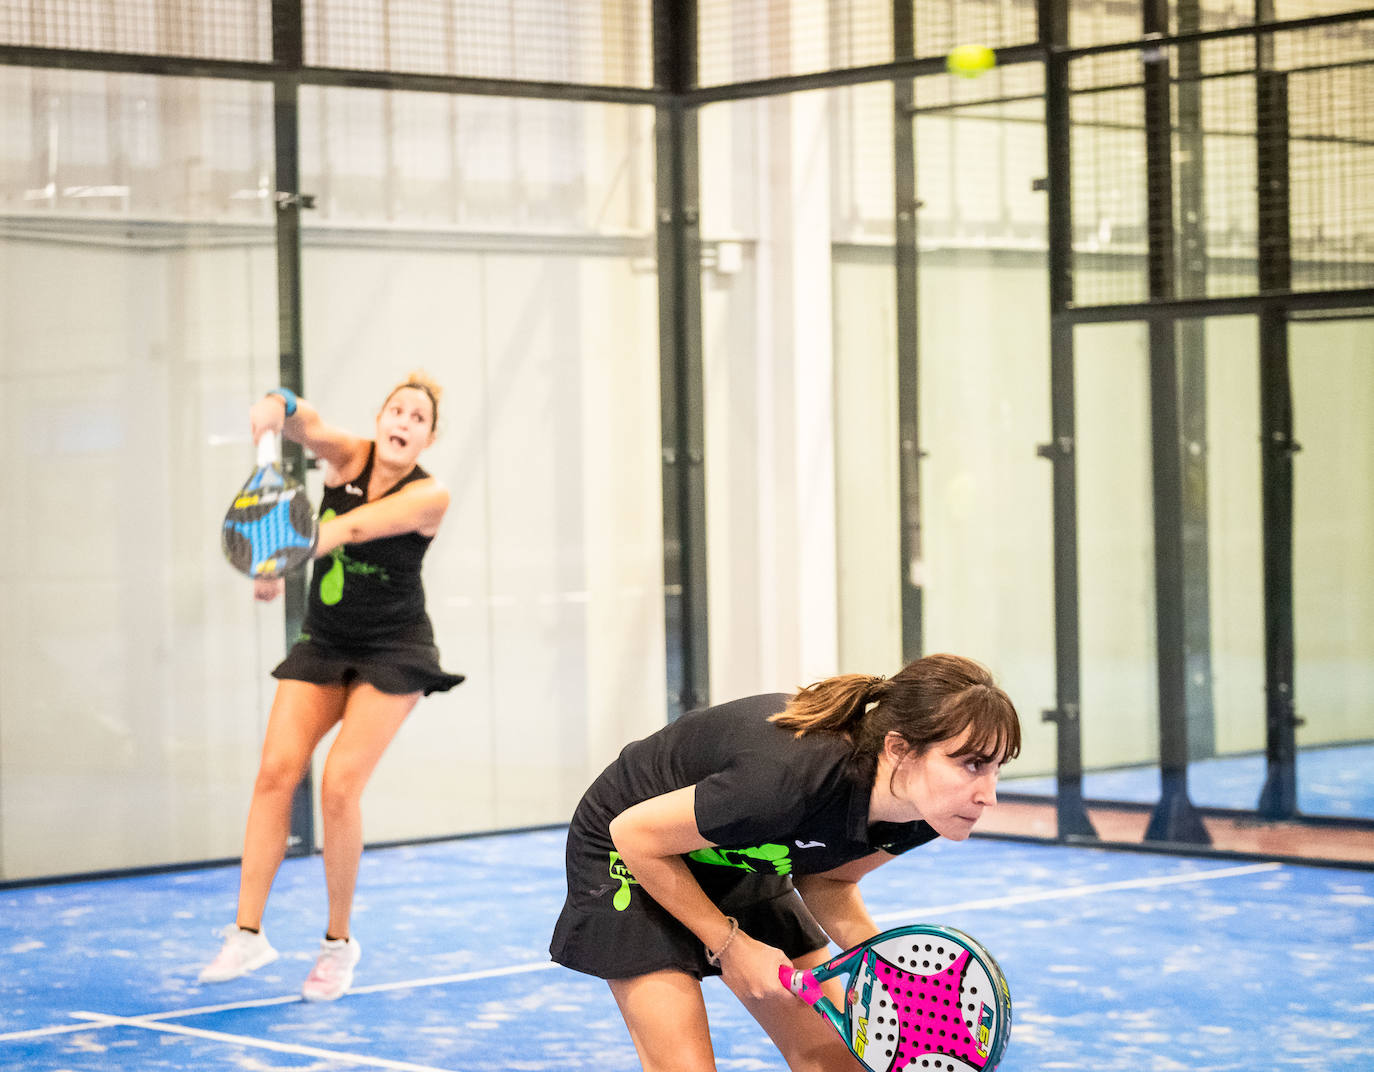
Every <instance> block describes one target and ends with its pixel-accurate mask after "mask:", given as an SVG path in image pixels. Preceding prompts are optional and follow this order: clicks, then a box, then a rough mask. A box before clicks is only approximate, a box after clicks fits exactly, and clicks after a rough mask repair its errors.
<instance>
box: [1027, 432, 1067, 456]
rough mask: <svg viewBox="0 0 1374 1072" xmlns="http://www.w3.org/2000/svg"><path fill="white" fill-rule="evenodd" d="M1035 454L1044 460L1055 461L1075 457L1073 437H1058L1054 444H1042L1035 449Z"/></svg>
mask: <svg viewBox="0 0 1374 1072" xmlns="http://www.w3.org/2000/svg"><path fill="white" fill-rule="evenodd" d="M1035 453H1036V454H1038V455H1039V456H1040V457H1042V458H1048V459H1050V461H1054V459H1055V458H1056V457H1058V458H1068V457H1071V456H1072V455H1073V436H1056V437H1055V439H1054V440H1053V441H1052V442H1049V443H1041V444H1040V445H1039V446H1038V447H1036V448H1035Z"/></svg>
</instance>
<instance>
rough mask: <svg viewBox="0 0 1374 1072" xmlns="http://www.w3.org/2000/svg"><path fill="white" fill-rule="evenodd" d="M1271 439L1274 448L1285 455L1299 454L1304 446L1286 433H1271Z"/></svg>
mask: <svg viewBox="0 0 1374 1072" xmlns="http://www.w3.org/2000/svg"><path fill="white" fill-rule="evenodd" d="M1269 439H1270V441H1271V442H1272V443H1273V444H1274V448H1275V449H1276V450H1278V451H1281V452H1282V453H1284V454H1297V453H1298V451H1300V450H1302V444H1301V443H1299V442H1298V441H1297V440H1296V439H1294V438H1293V437H1292V436H1290V435H1288V434H1287V433H1286V432H1271V433H1270V434H1269Z"/></svg>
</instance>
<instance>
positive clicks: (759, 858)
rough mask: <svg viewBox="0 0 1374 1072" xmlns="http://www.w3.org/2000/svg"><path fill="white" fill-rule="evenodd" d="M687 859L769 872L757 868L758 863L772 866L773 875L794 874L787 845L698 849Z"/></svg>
mask: <svg viewBox="0 0 1374 1072" xmlns="http://www.w3.org/2000/svg"><path fill="white" fill-rule="evenodd" d="M687 857H688V859H692V860H695V861H696V862H697V863H699V864H716V865H717V866H719V867H739V868H742V869H743V870H745V871H752V872H755V873H757V872H759V871H763V870H767V868H766V867H755V866H754V864H755V862H758V863H760V864H771V865H772V868H773V873H774V874H777V875H790V874H791V873H792V858H791V856H790V855H789V853H788V849H787V846H786V845H756V846H754V847H753V848H750V849H697V850H696V851H695V852H689V853H688V854H687Z"/></svg>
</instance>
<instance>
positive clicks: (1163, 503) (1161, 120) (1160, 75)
mask: <svg viewBox="0 0 1374 1072" xmlns="http://www.w3.org/2000/svg"><path fill="white" fill-rule="evenodd" d="M1168 29H1169V13H1168V4H1167V2H1166V0H1150V2H1148V3H1147V4H1146V5H1145V23H1144V26H1143V30H1144V32H1145V33H1146V34H1147V35H1148V34H1166V33H1167V32H1168ZM1141 58H1142V60H1143V62H1144V68H1145V73H1144V82H1145V174H1146V211H1147V221H1148V227H1147V230H1148V235H1149V246H1148V252H1147V264H1148V274H1149V296H1150V298H1151V299H1155V300H1158V299H1169V298H1174V297H1176V296H1177V295H1176V293H1175V285H1176V282H1175V276H1176V263H1175V246H1174V228H1175V221H1174V203H1173V194H1174V164H1173V134H1174V125H1173V114H1172V103H1173V102H1172V88H1173V87H1172V82H1171V76H1170V75H1171V72H1170V62H1169V61H1170V51H1169V50H1168V49H1164V48H1149V47H1147V48H1145V49H1143V50H1142V51H1141ZM1149 335H1150V432H1151V435H1150V441H1151V455H1152V473H1153V480H1152V487H1153V501H1154V540H1155V555H1154V561H1155V647H1156V651H1155V659H1156V673H1157V679H1158V683H1159V684H1158V689H1159V769H1160V797H1159V803H1158V804H1157V805H1156V806H1155V809H1154V811H1153V812H1152V814H1151V815H1150V822H1149V825H1148V826H1147V827H1146V830H1145V837H1146V839H1147V840H1151V841H1171V842H1185V843H1188V844H1204V845H1205V844H1209V843H1210V841H1211V837H1210V835H1209V834H1208V833H1207V828H1206V827H1205V826H1203V824H1202V817H1201V816H1200V815H1199V814H1198V811H1197V809H1196V808H1195V807H1194V806H1193V804H1192V801H1190V800H1189V799H1188V686H1187V681H1188V663H1187V654H1186V644H1185V639H1184V631H1185V620H1186V615H1185V607H1186V595H1185V588H1186V579H1185V576H1184V550H1183V470H1182V457H1181V454H1182V426H1181V423H1180V415H1179V414H1180V402H1179V390H1178V386H1179V385H1178V375H1179V371H1178V347H1177V335H1176V330H1175V323H1174V321H1173V320H1170V319H1161V318H1152V319H1151V320H1150V323H1149Z"/></svg>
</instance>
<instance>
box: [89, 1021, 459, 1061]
mask: <svg viewBox="0 0 1374 1072" xmlns="http://www.w3.org/2000/svg"><path fill="white" fill-rule="evenodd" d="M72 1015H73V1016H79V1017H83V1018H85V1019H89V1020H91V1021H93V1022H94V1023H96V1024H99V1025H100V1026H101V1027H143V1028H147V1029H148V1030H149V1031H164V1032H166V1033H167V1034H169V1035H190V1036H191V1037H192V1038H200V1039H209V1040H210V1041H212V1042H228V1043H232V1044H233V1045H235V1046H248V1047H251V1048H253V1049H258V1050H272V1051H274V1052H276V1053H294V1054H297V1055H299V1056H301V1057H323V1058H325V1059H326V1060H329V1061H352V1062H353V1063H354V1064H361V1065H371V1066H372V1067H373V1068H394V1069H397V1072H451V1070H449V1069H444V1068H437V1067H436V1066H434V1065H417V1064H413V1063H412V1062H410V1061H390V1060H388V1059H387V1058H385V1057H368V1056H366V1055H365V1054H361V1053H348V1052H347V1051H345V1050H324V1049H320V1048H319V1047H318V1046H297V1045H295V1044H293V1043H290V1042H272V1041H270V1040H269V1039H260V1038H254V1037H252V1036H251V1035H230V1034H228V1033H227V1032H224V1031H205V1030H203V1029H202V1028H199V1027H187V1026H185V1025H184V1024H162V1023H155V1022H153V1021H151V1020H147V1019H145V1018H143V1017H140V1016H105V1015H103V1014H102V1013H98V1012H74V1013H72Z"/></svg>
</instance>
